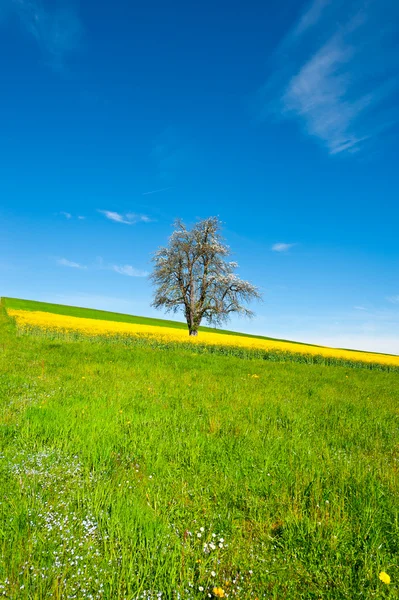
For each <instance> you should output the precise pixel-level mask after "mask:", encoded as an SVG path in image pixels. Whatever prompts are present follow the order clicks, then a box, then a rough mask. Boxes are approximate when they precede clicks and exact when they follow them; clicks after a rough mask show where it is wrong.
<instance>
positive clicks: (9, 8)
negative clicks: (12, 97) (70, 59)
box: [3, 0, 83, 69]
mask: <svg viewBox="0 0 399 600" xmlns="http://www.w3.org/2000/svg"><path fill="white" fill-rule="evenodd" d="M3 3H4V9H5V12H6V14H8V15H9V16H10V15H11V16H15V17H17V19H18V20H19V22H20V24H21V25H22V27H23V29H24V30H25V32H26V33H27V34H28V35H30V36H31V37H32V38H33V39H34V40H35V41H36V42H37V44H38V46H39V47H40V49H41V51H42V53H43V56H44V59H45V61H46V62H47V63H48V64H49V65H50V66H52V67H54V68H56V69H60V68H61V69H62V68H63V66H64V63H65V60H66V58H67V56H68V55H69V54H71V53H72V52H74V51H75V50H77V49H78V48H79V46H80V42H81V37H82V30H83V28H82V23H81V21H80V18H79V16H78V14H77V12H76V11H75V9H74V7H73V5H72V4H71V3H69V2H64V3H62V4H60V3H50V4H45V3H44V2H42V1H41V0H3Z"/></svg>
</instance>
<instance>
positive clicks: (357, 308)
mask: <svg viewBox="0 0 399 600" xmlns="http://www.w3.org/2000/svg"><path fill="white" fill-rule="evenodd" d="M353 308H354V309H355V310H367V308H366V307H364V306H354V307H353Z"/></svg>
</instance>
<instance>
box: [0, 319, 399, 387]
mask: <svg viewBox="0 0 399 600" xmlns="http://www.w3.org/2000/svg"><path fill="white" fill-rule="evenodd" d="M7 313H8V315H9V316H10V317H13V318H15V320H16V322H17V325H18V327H19V329H20V330H21V331H25V332H28V331H29V330H30V329H31V328H34V329H36V328H37V327H39V328H41V329H42V330H43V331H44V332H46V331H49V332H54V331H55V332H59V333H61V334H68V333H69V332H78V333H81V334H83V335H88V336H90V337H93V336H97V335H99V336H109V337H112V336H116V337H133V338H134V337H136V338H137V337H138V338H140V339H143V340H149V341H152V340H156V341H157V342H160V343H184V344H194V345H197V344H200V345H202V344H204V345H209V346H220V347H221V346H223V347H226V348H229V347H230V348H242V349H248V350H263V351H265V352H269V351H277V352H290V353H297V354H305V355H318V356H324V357H326V358H338V359H345V360H359V361H362V362H370V363H381V364H387V365H395V366H399V356H390V355H386V354H375V353H372V352H356V351H355V350H341V349H338V348H326V347H322V346H308V345H307V344H294V343H292V342H282V341H278V340H268V339H263V338H250V337H245V336H239V335H226V334H224V333H219V332H217V333H216V332H215V333H214V332H209V331H201V334H200V335H199V336H198V337H197V336H194V337H191V338H189V336H188V335H187V330H185V329H175V328H173V327H162V326H159V325H142V324H139V323H124V322H119V321H118V322H116V321H106V320H100V319H88V318H86V317H69V316H67V315H57V314H54V313H46V312H42V311H25V310H14V309H10V308H9V309H8V310H7ZM194 356H195V355H194ZM248 377H253V378H254V379H258V378H259V375H255V374H254V375H251V374H250V373H248ZM40 378H41V376H39V379H40ZM346 379H349V377H348V376H346Z"/></svg>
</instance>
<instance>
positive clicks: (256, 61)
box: [0, 0, 399, 354]
mask: <svg viewBox="0 0 399 600" xmlns="http://www.w3.org/2000/svg"><path fill="white" fill-rule="evenodd" d="M398 18H399V5H398V4H397V2H395V1H394V0H392V1H389V0H379V1H373V0H369V1H367V2H364V1H363V2H357V1H356V0H354V1H352V2H350V3H347V2H344V1H341V0H314V1H311V2H310V3H309V2H301V1H292V0H291V1H287V2H284V3H282V2H274V1H271V2H260V1H250V2H247V3H243V2H233V3H232V2H231V0H230V1H229V2H227V1H224V0H221V1H220V2H216V3H215V2H209V1H208V0H204V2H202V3H200V4H198V5H192V3H187V2H182V1H181V2H180V1H176V2H172V3H165V2H161V1H158V0H152V1H149V2H145V3H136V2H130V1H129V2H128V1H127V0H124V1H122V0H116V2H114V3H112V4H110V3H108V2H100V3H98V2H93V1H92V0H85V1H83V0H82V1H81V2H80V3H79V2H77V1H76V2H73V1H72V0H65V2H56V1H55V2H54V1H52V2H45V1H40V0H0V32H1V35H0V56H1V59H0V60H1V74H2V76H1V83H0V85H1V94H0V109H1V136H0V294H1V295H5V296H16V297H23V298H31V299H37V300H47V301H53V302H59V303H69V304H77V305H81V306H82V305H83V306H91V307H97V308H104V309H109V310H116V311H120V312H129V313H133V314H141V315H149V316H152V315H155V314H159V313H156V312H155V311H154V309H152V308H151V306H150V304H151V294H152V290H151V286H150V283H149V282H148V279H147V277H146V273H148V272H149V271H150V270H151V263H150V257H151V254H152V253H153V252H154V251H155V250H156V248H157V247H158V246H159V245H163V244H165V243H166V241H167V238H168V236H169V235H170V233H171V231H172V227H171V225H172V223H173V220H174V219H175V218H176V217H181V218H183V219H184V220H185V221H186V222H187V223H192V222H193V221H195V220H196V219H197V218H201V217H207V216H210V215H218V216H219V217H220V218H221V219H222V221H223V222H224V223H225V228H224V234H225V237H226V238H227V241H228V243H229V244H230V246H231V248H232V250H233V251H234V258H235V259H236V260H237V261H238V262H239V264H240V269H239V274H240V275H241V276H242V277H244V278H245V279H249V280H251V281H252V282H253V283H255V284H257V285H258V286H259V287H260V288H261V289H262V291H263V294H264V301H263V303H262V304H259V305H258V306H256V307H255V310H256V313H257V316H256V318H255V319H253V320H252V321H246V320H239V319H233V320H232V321H231V323H230V327H231V328H233V329H239V330H242V331H248V332H257V333H260V334H265V335H271V336H276V337H283V338H288V339H297V340H302V341H309V342H315V343H325V344H328V345H333V346H345V347H355V348H360V349H370V350H379V351H382V352H393V353H398V354H399V278H398V273H399V268H398V267H399V247H398V235H397V222H398V217H399V203H398V191H399V184H398V167H397V165H398V159H397V142H396V139H397V135H398V133H399V124H398V119H399V90H398V82H399V78H398V75H399V73H398V71H399V42H398V35H397V33H398V32H397V23H398Z"/></svg>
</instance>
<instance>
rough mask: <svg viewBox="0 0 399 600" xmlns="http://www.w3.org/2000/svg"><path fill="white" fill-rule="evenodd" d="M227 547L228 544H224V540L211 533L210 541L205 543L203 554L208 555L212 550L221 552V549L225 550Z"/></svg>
mask: <svg viewBox="0 0 399 600" xmlns="http://www.w3.org/2000/svg"><path fill="white" fill-rule="evenodd" d="M227 546H228V544H225V542H224V538H222V537H218V535H217V534H216V533H212V536H211V539H210V541H208V542H205V544H204V546H203V551H204V552H205V554H210V552H213V551H214V550H218V549H219V550H222V549H223V548H227Z"/></svg>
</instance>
